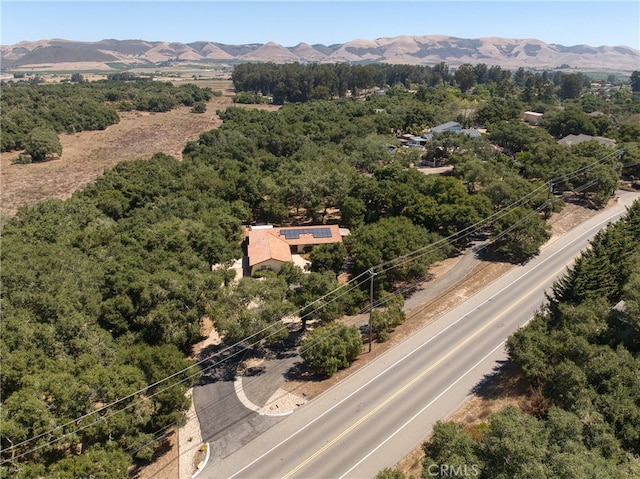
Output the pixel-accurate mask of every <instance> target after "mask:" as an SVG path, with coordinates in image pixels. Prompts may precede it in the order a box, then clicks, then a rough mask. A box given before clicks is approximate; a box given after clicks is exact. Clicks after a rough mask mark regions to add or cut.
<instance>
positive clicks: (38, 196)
mask: <svg viewBox="0 0 640 479" xmlns="http://www.w3.org/2000/svg"><path fill="white" fill-rule="evenodd" d="M221 84H222V85H225V84H226V86H227V88H226V89H224V90H222V91H223V95H222V96H221V97H220V96H219V97H213V98H212V99H211V100H210V101H209V102H208V104H207V112H206V113H203V114H195V113H191V112H190V108H188V107H181V108H178V109H176V110H172V111H170V112H166V113H146V112H121V113H120V122H119V123H118V124H116V125H112V126H110V127H108V128H107V129H106V130H101V131H100V130H99V131H83V132H80V133H76V134H71V135H66V134H61V135H60V143H62V157H61V158H60V159H59V160H53V161H48V162H45V163H32V164H27V165H12V164H11V161H12V160H13V159H14V158H16V157H17V156H18V154H19V152H11V153H3V154H2V156H1V157H0V190H1V192H0V213H2V214H3V215H13V214H15V212H16V211H17V210H18V208H19V207H20V206H21V205H23V204H34V203H37V202H40V201H43V200H46V199H66V198H69V197H70V196H71V194H72V193H73V192H74V191H76V190H78V189H79V188H82V187H83V186H85V185H86V184H88V183H90V182H92V181H93V180H95V179H96V178H97V177H98V176H100V175H102V173H103V172H104V171H105V170H107V169H109V168H112V167H113V166H115V165H116V164H117V163H119V162H120V161H126V160H137V159H145V160H146V159H149V158H151V156H153V154H154V153H158V152H161V153H165V154H167V155H171V156H174V157H175V158H177V159H182V150H183V148H184V146H185V145H186V144H187V142H188V141H192V140H197V139H198V136H199V135H200V133H202V132H204V131H207V130H211V129H212V128H216V127H218V126H220V124H221V123H222V122H221V120H220V118H219V117H218V115H216V111H217V110H220V109H224V108H226V107H228V106H230V105H232V104H233V102H232V101H231V98H232V96H233V91H232V90H230V89H229V88H228V87H230V86H231V84H230V82H226V83H221ZM219 85H220V84H217V85H216V86H219ZM198 86H208V85H201V84H200V83H198ZM214 90H215V87H214ZM251 107H259V108H263V109H277V108H278V107H277V106H272V105H255V106H254V105H251Z"/></svg>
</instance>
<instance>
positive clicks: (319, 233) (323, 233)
mask: <svg viewBox="0 0 640 479" xmlns="http://www.w3.org/2000/svg"><path fill="white" fill-rule="evenodd" d="M280 234H281V235H284V237H285V239H288V240H292V239H300V235H302V234H312V235H313V237H314V238H331V236H332V235H331V228H327V227H311V228H298V229H287V230H280Z"/></svg>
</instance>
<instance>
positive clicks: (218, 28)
mask: <svg viewBox="0 0 640 479" xmlns="http://www.w3.org/2000/svg"><path fill="white" fill-rule="evenodd" d="M0 14H1V17H2V21H1V22H2V23H1V27H2V29H1V35H0V42H1V43H2V44H3V45H11V44H14V43H18V42H20V41H23V40H44V39H52V38H61V39H66V40H79V41H97V40H103V39H106V38H113V39H117V40H129V39H142V40H150V41H160V40H161V41H170V42H182V43H189V42H194V41H200V40H205V41H212V42H218V43H227V44H244V43H266V42H269V41H273V42H276V43H279V44H281V45H283V46H287V47H289V46H295V45H297V44H298V43H300V42H306V43H309V44H314V43H322V44H325V45H331V44H334V43H346V42H348V41H350V40H355V39H367V40H375V39H376V38H382V37H394V36H397V35H451V36H455V37H461V38H480V37H490V36H496V37H507V38H521V39H522V38H536V39H539V40H542V41H544V42H547V43H557V44H561V45H565V46H571V45H578V44H587V45H591V46H600V45H612V46H616V45H626V46H630V47H633V48H637V49H640V1H639V0H624V1H576V0H574V1H565V2H557V1H549V0H538V1H524V0H510V1H480V0H476V1H459V0H448V1H442V0H440V1H437V0H422V1H418V0H415V1H390V0H386V1H384V0H378V1H375V0H374V1H371V0H368V1H367V0H361V1H350V2H336V1H281V2H272V1H242V0H239V1H238V0H236V1H233V2H230V1H216V0H201V1H191V2H189V1H179V2H178V1H157V0H137V1H136V0H134V1H128V2H120V1H86V0H84V1H68V2H59V1H30V0H22V1H10V0H9V1H7V0H2V1H1V2H0Z"/></svg>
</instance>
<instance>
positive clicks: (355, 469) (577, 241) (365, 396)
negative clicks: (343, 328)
mask: <svg viewBox="0 0 640 479" xmlns="http://www.w3.org/2000/svg"><path fill="white" fill-rule="evenodd" d="M637 197H638V195H637V194H634V193H627V192H620V200H619V201H618V202H617V203H616V204H614V205H613V206H612V207H610V208H608V209H606V210H604V211H602V212H600V213H598V214H597V215H596V216H594V217H592V218H591V219H589V220H588V221H586V222H585V223H583V224H581V225H580V226H578V227H577V228H575V229H574V230H572V231H570V232H568V233H566V234H565V235H563V236H562V237H561V238H560V239H558V240H556V241H555V242H553V243H551V244H550V245H548V246H546V247H545V248H544V249H543V251H542V252H541V254H540V255H539V256H537V257H536V258H534V259H533V260H531V261H530V262H528V263H527V264H526V265H523V266H520V267H517V268H515V269H513V270H511V271H510V272H509V273H507V274H506V275H504V276H503V277H501V278H500V279H498V280H497V281H495V282H493V283H491V284H489V285H487V287H485V288H484V289H483V290H482V291H480V292H479V293H477V294H475V295H474V296H472V297H471V298H469V299H468V300H466V301H465V302H463V303H462V304H460V305H459V306H458V307H456V308H455V309H452V310H451V311H449V312H448V313H446V314H445V315H443V316H442V317H441V318H439V319H438V320H437V321H435V322H434V323H432V324H430V325H428V326H427V327H425V328H424V329H422V330H421V331H419V332H418V333H416V334H415V335H413V336H412V337H410V338H409V339H407V340H406V341H405V342H403V343H402V344H399V345H398V346H396V347H394V348H393V349H391V350H390V351H388V352H387V353H386V354H384V355H382V356H380V357H379V358H377V359H376V360H374V361H372V362H370V363H369V364H367V365H366V366H365V367H363V368H361V369H360V370H358V371H356V372H355V373H354V374H352V375H350V376H349V377H348V378H347V379H345V380H344V381H342V382H340V383H339V384H337V385H336V386H334V387H333V388H331V389H330V390H328V391H326V392H325V393H323V394H321V395H320V396H318V397H317V398H315V399H314V400H312V401H310V402H308V403H307V404H305V405H304V406H302V407H300V408H298V409H296V410H295V411H294V412H293V414H291V415H289V416H287V417H285V418H282V419H281V420H279V421H277V422H275V423H274V424H272V425H270V427H268V428H260V430H259V431H256V434H255V437H254V438H253V439H252V440H250V441H248V442H247V443H246V444H244V445H243V446H242V447H240V448H239V449H237V450H236V451H235V452H233V453H231V454H230V455H228V456H227V457H224V458H223V459H217V460H212V461H210V462H209V464H207V466H206V467H205V469H204V470H203V471H202V472H201V474H200V475H199V476H198V477H199V478H203V479H212V478H215V479H220V478H251V479H257V478H265V479H271V478H305V479H310V478H311V479H315V478H318V479H320V478H327V479H338V478H373V477H374V476H375V475H376V474H377V473H378V472H379V471H381V470H382V469H384V468H385V467H393V465H394V464H395V463H396V462H397V461H398V460H400V459H401V458H403V457H404V456H405V455H406V454H407V453H409V452H410V451H411V450H413V449H414V448H415V447H416V446H417V445H419V444H421V443H422V442H423V441H424V439H425V437H426V436H427V435H428V434H429V433H430V432H431V428H432V426H433V424H434V422H435V421H437V420H438V419H444V418H446V417H448V416H449V415H450V414H452V413H453V412H454V411H455V410H456V409H457V408H458V407H459V406H460V405H461V404H462V403H463V402H464V401H465V400H466V399H467V398H468V396H469V395H470V394H471V392H472V390H473V388H474V386H475V385H477V384H478V383H479V382H481V381H482V380H483V378H484V377H486V376H487V375H490V374H491V373H492V372H493V371H494V369H495V368H496V366H497V365H498V364H499V362H500V361H501V360H504V359H506V355H505V351H504V342H505V340H506V338H508V337H509V335H511V334H512V333H513V332H514V331H515V330H517V329H518V328H519V327H521V326H522V325H524V324H526V323H527V322H528V321H529V320H530V319H531V317H532V316H533V314H534V312H535V311H536V310H537V309H538V308H539V307H540V306H541V305H542V304H543V303H544V301H545V298H544V292H545V290H548V289H549V287H550V286H551V285H552V284H553V281H554V280H555V279H556V278H557V277H558V276H559V275H561V274H563V273H564V272H565V271H566V268H567V267H568V266H570V265H571V264H572V263H573V260H574V258H575V257H576V255H578V254H579V252H580V251H581V250H583V249H585V248H586V247H587V246H588V242H589V240H590V239H591V238H593V236H594V235H595V234H596V233H597V232H598V231H599V230H600V229H601V228H603V227H605V226H606V225H607V223H609V222H611V221H615V220H616V219H618V218H619V217H620V216H621V215H623V214H624V212H625V211H626V210H625V204H631V202H632V201H633V200H634V199H635V198H637ZM249 416H250V415H247V416H246V417H245V419H247V420H249Z"/></svg>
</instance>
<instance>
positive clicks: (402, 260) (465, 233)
mask: <svg viewBox="0 0 640 479" xmlns="http://www.w3.org/2000/svg"><path fill="white" fill-rule="evenodd" d="M638 146H640V145H634V146H632V147H630V148H632V149H635V148H638ZM627 149H629V148H627ZM624 151H625V150H624V149H619V150H617V151H616V152H614V153H611V154H609V155H606V156H605V157H603V158H601V159H599V160H597V161H595V162H593V163H590V164H588V165H585V166H583V167H581V168H579V169H577V170H575V171H573V172H570V173H568V174H567V175H563V176H559V177H555V178H553V179H551V180H548V181H547V182H545V183H544V184H542V185H541V186H539V187H537V188H536V189H534V190H532V191H530V192H529V193H527V194H526V195H525V196H523V197H522V198H520V199H518V200H516V201H514V202H512V203H511V204H509V205H507V206H505V207H504V208H502V209H501V210H499V211H497V212H495V213H493V214H491V215H489V216H488V217H486V218H483V219H482V220H480V221H478V222H476V223H474V224H473V225H470V226H468V227H466V228H464V229H462V230H460V231H458V232H456V233H454V234H452V235H450V236H448V237H446V238H443V239H441V240H438V241H436V242H434V243H431V244H429V245H426V246H424V247H422V248H419V249H417V250H414V251H412V252H410V253H407V254H405V255H401V256H399V257H397V258H394V259H392V260H388V261H386V262H383V263H380V264H378V265H376V266H373V267H371V268H370V269H369V270H367V271H364V272H362V273H360V274H359V275H357V276H356V277H354V278H352V279H350V280H349V281H348V282H346V283H345V284H343V285H341V286H339V287H338V288H335V289H334V290H332V291H330V292H328V293H326V294H325V295H323V296H321V297H319V298H317V299H316V300H314V301H312V302H311V303H309V304H308V305H306V306H304V307H303V308H300V309H298V313H300V314H301V319H302V318H305V317H308V316H311V315H313V314H314V313H316V312H318V311H319V310H320V309H322V308H324V307H326V306H327V305H328V304H331V303H332V302H334V301H337V300H338V299H339V298H341V297H342V296H344V295H346V294H349V293H350V292H351V291H353V290H354V289H356V288H358V287H360V286H361V285H362V284H364V283H365V282H366V281H369V280H370V277H369V276H367V277H364V276H365V275H370V274H372V272H373V273H375V274H379V273H381V272H386V271H389V270H393V269H395V268H398V267H401V266H403V265H405V264H406V263H408V262H410V261H415V260H416V259H419V258H421V257H422V256H424V255H426V254H429V253H431V252H433V251H434V250H435V249H440V248H443V247H445V246H448V245H451V244H454V243H455V242H456V241H460V240H461V239H463V238H466V237H469V236H471V235H473V234H475V233H477V232H478V231H481V229H482V228H483V227H484V226H486V225H487V224H490V223H491V222H492V221H495V220H496V219H499V218H501V217H503V216H504V215H506V214H507V213H509V212H510V211H511V210H512V209H514V208H516V207H518V206H522V205H523V204H526V203H529V202H531V201H533V200H534V199H535V195H536V194H538V193H539V192H541V191H542V190H543V189H548V188H550V187H552V186H553V184H554V183H557V182H559V181H560V180H561V179H566V178H570V179H573V178H575V177H577V176H579V175H580V174H583V173H584V172H586V171H588V170H589V169H591V168H594V167H595V166H597V165H598V164H601V163H603V162H604V161H606V160H608V159H610V158H611V157H612V156H613V155H614V154H617V155H620V154H621V152H624ZM597 182H598V179H594V180H591V181H589V182H587V183H586V184H584V185H581V186H580V187H578V188H580V189H578V188H575V189H574V191H582V190H584V189H586V188H588V187H590V186H592V185H593V184H595V183H597ZM549 203H550V200H547V201H545V202H544V203H543V204H542V205H541V206H539V207H538V208H536V209H535V210H533V211H532V212H531V213H529V214H527V215H526V216H525V217H523V218H521V219H520V220H518V221H517V222H516V223H514V224H513V225H511V226H510V227H509V228H507V229H506V230H504V231H502V232H501V233H500V234H499V235H498V236H496V237H494V238H493V239H492V241H495V240H496V239H499V238H501V237H503V236H504V235H506V234H508V233H509V232H511V231H513V229H515V228H516V227H517V226H519V225H520V224H522V223H523V222H524V221H526V220H527V219H528V218H530V217H531V216H533V215H534V214H538V213H539V212H540V211H542V210H543V209H544V208H546V207H547V206H548V205H549ZM379 269H381V271H378V272H376V271H377V270H379ZM363 277H364V279H362V278H363ZM358 280H362V281H359V282H358ZM352 283H353V284H352ZM348 286H349V288H348V289H347V287H348ZM343 289H346V291H342V290H343ZM339 291H341V294H339V295H337V296H335V297H332V298H331V299H329V300H327V302H325V303H322V301H324V300H326V299H327V298H330V297H331V296H332V295H334V294H336V293H337V292H339ZM396 291H397V290H396ZM392 294H393V293H392ZM398 294H400V293H398ZM385 302H386V301H385ZM318 303H322V304H320V305H319V306H317V307H314V309H312V310H311V311H308V312H307V313H305V314H302V313H303V312H304V311H305V310H307V309H308V308H309V306H312V305H316V304H318ZM379 304H383V303H374V302H371V304H370V306H369V308H368V309H367V310H369V309H372V308H373V307H376V306H378V305H379ZM272 328H273V329H274V330H275V331H274V332H272V333H270V334H269V335H267V336H265V337H262V338H260V339H258V340H256V341H255V342H254V343H251V342H250V343H249V344H250V346H255V345H257V344H259V343H260V342H262V341H263V340H264V339H266V338H269V337H271V336H273V335H275V334H278V333H279V332H281V331H282V330H283V329H286V328H287V326H286V325H283V323H281V322H280V321H278V322H275V323H271V324H270V325H268V326H266V327H264V328H262V329H261V330H259V331H257V332H255V333H253V334H252V335H250V336H248V337H247V338H245V339H244V340H242V341H238V342H236V343H234V344H232V345H229V346H227V347H225V348H224V349H222V350H221V351H218V352H216V353H215V354H213V355H211V356H209V357H205V358H203V359H200V360H198V361H196V362H194V363H193V364H191V365H189V366H188V367H186V368H183V369H182V370H180V371H177V372H175V373H173V374H171V375H169V376H167V377H165V378H163V379H160V380H158V381H156V382H154V383H152V384H150V385H148V386H145V387H144V388H141V389H139V390H137V391H135V392H133V393H131V394H129V395H127V396H125V397H123V398H120V399H118V400H116V401H113V402H111V403H109V404H106V405H104V406H102V407H100V408H99V409H96V410H94V411H92V412H90V413H87V414H84V415H82V416H79V417H78V418H76V419H73V420H70V421H68V422H66V423H64V424H62V425H59V426H56V427H55V428H52V429H50V430H48V431H45V432H42V433H40V434H38V435H36V436H34V437H31V438H28V439H25V440H24V441H21V442H19V443H16V444H12V445H11V446H9V447H7V448H4V449H3V450H2V451H0V452H2V453H6V452H7V451H12V450H15V449H17V448H19V447H21V446H23V445H25V444H28V443H31V442H33V441H35V440H37V439H40V438H42V437H45V436H47V435H50V434H53V433H55V432H56V431H59V430H61V429H64V428H66V427H68V426H71V425H73V424H76V425H78V424H79V423H80V422H82V421H83V420H85V419H87V418H89V417H91V416H94V415H96V414H99V413H101V412H103V411H107V410H109V409H111V408H113V407H115V406H117V405H118V404H121V403H123V402H125V401H127V400H129V399H132V398H135V397H136V396H137V395H139V394H142V393H145V392H147V391H149V390H150V389H152V388H155V387H157V386H159V385H161V384H163V383H164V382H166V381H169V380H170V379H173V378H176V377H177V376H180V375H182V374H184V373H186V372H187V371H189V370H190V369H192V368H195V367H197V366H200V365H201V364H203V363H205V362H207V361H209V360H211V359H212V358H214V357H215V356H218V355H222V354H224V353H226V352H229V351H232V350H233V349H234V348H241V349H239V351H236V352H233V353H232V354H231V355H229V356H225V357H224V358H222V359H221V360H220V361H218V362H214V363H213V364H211V365H209V366H207V367H206V368H205V369H198V370H197V371H196V372H195V373H193V374H191V375H189V376H187V377H186V378H183V379H181V380H179V381H177V382H175V383H172V384H170V385H168V386H167V387H166V388H164V389H160V390H159V391H155V392H153V393H152V394H151V395H148V396H146V398H145V399H139V400H137V401H133V402H132V403H130V404H127V405H126V406H125V407H123V408H122V409H118V410H117V411H115V412H114V413H112V414H109V415H105V416H99V418H98V419H96V420H95V421H94V422H92V423H89V424H86V425H83V426H82V427H79V428H75V429H74V430H73V431H70V432H68V433H65V434H63V435H61V436H59V437H56V438H54V439H52V440H50V441H48V442H46V443H44V444H41V445H38V446H37V447H33V448H31V449H29V450H27V451H24V452H22V453H21V454H18V455H14V456H13V457H12V458H11V459H7V460H3V461H1V462H0V465H3V464H6V463H8V462H11V461H13V460H15V459H18V458H20V457H24V456H26V455H28V454H31V453H33V452H36V451H37V450H39V449H42V448H44V447H47V446H49V445H52V444H55V443H57V442H59V441H61V440H62V439H64V438H67V437H69V436H71V435H73V434H76V433H77V432H80V431H82V430H84V429H87V428H89V427H92V426H95V425H96V424H98V423H100V422H103V421H106V420H108V419H110V418H111V417H113V416H115V415H116V414H119V413H121V412H124V411H126V410H127V409H129V408H131V407H133V406H135V405H137V404H140V403H141V402H143V401H144V400H146V399H149V398H152V397H154V396H156V395H158V394H160V393H162V392H165V391H167V390H169V389H171V388H173V387H175V386H177V385H179V384H182V383H183V382H186V381H188V380H190V379H192V378H194V377H196V376H199V375H201V374H202V372H206V371H208V370H210V369H212V368H214V367H217V366H218V365H220V364H222V363H223V362H225V361H228V360H229V359H231V358H233V357H235V356H237V355H238V354H240V353H241V352H245V351H246V350H247V349H248V348H246V347H242V346H241V345H242V343H245V344H246V342H247V340H251V339H254V338H257V337H258V336H260V335H261V334H263V333H266V332H268V331H269V330H270V329H272ZM275 328H279V329H275Z"/></svg>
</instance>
